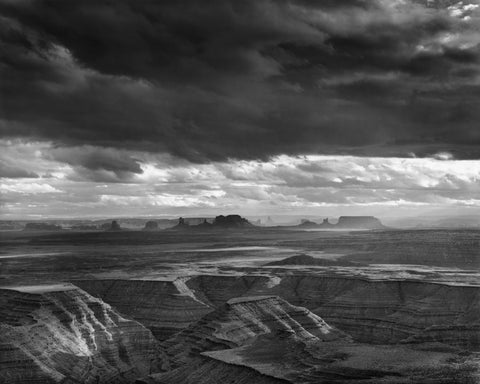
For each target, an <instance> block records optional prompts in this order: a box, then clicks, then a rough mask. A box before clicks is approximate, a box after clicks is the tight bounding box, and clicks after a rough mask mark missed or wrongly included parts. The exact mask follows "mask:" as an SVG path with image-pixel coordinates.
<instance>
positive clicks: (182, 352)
mask: <svg viewBox="0 0 480 384" xmlns="http://www.w3.org/2000/svg"><path fill="white" fill-rule="evenodd" d="M259 337H268V338H274V339H285V338H287V339H291V340H294V341H295V342H299V343H302V344H304V343H313V342H323V341H332V340H344V341H346V342H349V341H350V338H349V336H347V335H345V334H344V333H343V332H341V331H339V330H337V329H336V328H334V327H331V326H330V325H328V324H327V323H325V321H323V320H322V319H321V318H320V317H318V316H317V315H315V314H313V313H311V312H310V311H309V310H308V309H306V308H302V307H296V306H293V305H291V304H289V303H288V302H286V301H285V300H283V299H281V298H279V297H277V296H252V297H242V298H235V299H230V300H228V301H227V302H226V303H224V304H223V305H221V306H219V307H218V308H217V309H216V310H215V311H213V312H210V313H208V314H207V315H205V316H204V317H202V318H201V319H200V320H198V321H197V322H195V323H194V324H192V325H191V326H189V327H188V328H186V329H185V330H183V331H182V332H180V333H178V334H177V335H175V336H173V337H172V338H170V339H169V340H167V341H165V342H164V343H163V346H164V348H165V350H166V354H167V356H168V366H169V369H168V371H169V372H168V373H167V374H165V375H160V376H161V377H158V378H157V380H160V381H158V382H175V381H168V380H172V375H174V376H175V375H177V374H181V372H180V371H179V370H178V369H179V368H180V367H185V368H187V369H190V370H191V372H193V367H195V368H194V369H195V370H196V369H200V370H203V365H204V364H205V359H204V357H202V356H201V353H203V352H206V351H215V350H226V349H231V348H236V347H240V346H243V345H247V344H250V343H252V342H254V341H255V340H257V339H258V338H259ZM214 365H218V362H217V363H215V364H214ZM216 368H218V367H216ZM216 368H215V369H216ZM175 370H177V371H175ZM175 372H176V373H175ZM197 373H198V372H197ZM242 374H243V373H242ZM249 376H250V374H248V373H247V374H246V377H249ZM210 377H211V376H210ZM167 378H168V380H167ZM164 380H167V381H164ZM182 382H183V381H182ZM205 382H206V381H205ZM267 382H269V381H267Z"/></svg>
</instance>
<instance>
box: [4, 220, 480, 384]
mask: <svg viewBox="0 0 480 384" xmlns="http://www.w3.org/2000/svg"><path fill="white" fill-rule="evenodd" d="M344 220H347V221H348V220H353V222H355V220H359V219H358V218H357V219H344ZM187 221H188V220H187ZM360 221H361V222H360V223H359V224H358V228H349V227H348V226H345V227H342V226H341V228H328V229H326V228H325V225H323V226H322V224H318V225H315V223H314V222H312V221H309V222H308V223H307V221H303V222H302V223H301V224H299V225H296V226H285V227H281V226H274V227H257V226H253V225H252V224H250V223H249V222H248V221H247V220H245V219H243V218H241V217H239V216H226V217H217V218H216V219H213V220H204V221H203V222H202V221H200V222H199V224H198V223H196V224H195V225H189V224H188V223H187V222H186V221H185V220H180V222H179V223H177V224H176V225H172V227H170V228H167V229H158V228H157V229H154V230H152V228H150V229H149V228H147V230H136V231H134V230H122V229H121V228H120V225H118V226H119V228H117V227H116V226H115V228H114V229H112V228H109V229H108V230H96V231H79V230H64V231H51V230H50V231H43V230H26V231H25V230H24V231H4V232H2V237H1V243H2V247H1V250H2V251H1V254H0V269H1V278H2V281H1V285H2V287H1V290H0V301H1V306H0V308H1V309H0V322H1V325H0V327H1V329H2V332H1V344H0V348H1V349H0V351H1V353H0V381H2V382H6V383H26V382H29V383H55V382H60V383H121V382H123V383H134V382H135V383H192V384H193V383H344V382H345V383H347V382H348V383H432V384H433V383H445V384H447V383H472V384H473V383H477V382H478V380H480V355H479V351H480V283H479V281H480V278H479V277H480V254H479V250H480V245H479V244H480V231H479V230H478V229H411V230H395V229H392V228H386V227H384V226H383V224H381V222H380V221H378V220H373V221H372V219H369V220H367V221H362V219H361V218H360ZM339 222H340V223H341V222H342V221H339ZM372 223H374V224H375V225H373V224H372ZM337 225H338V224H337ZM350 225H353V224H350ZM362 225H365V226H367V227H368V226H370V227H372V225H373V228H368V229H367V228H361V226H362ZM148 226H150V227H151V226H152V225H151V224H149V225H148ZM148 226H146V227H148ZM315 226H317V227H318V228H315V230H314V228H313V227H315ZM332 226H333V225H332ZM333 227H334V226H333Z"/></svg>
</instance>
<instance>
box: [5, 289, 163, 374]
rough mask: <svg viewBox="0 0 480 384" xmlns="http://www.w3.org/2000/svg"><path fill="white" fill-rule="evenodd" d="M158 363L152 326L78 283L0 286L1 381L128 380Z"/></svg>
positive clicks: (151, 369) (149, 369) (159, 356)
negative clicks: (121, 311) (127, 315)
mask: <svg viewBox="0 0 480 384" xmlns="http://www.w3.org/2000/svg"><path fill="white" fill-rule="evenodd" d="M160 365H161V352H160V349H159V346H158V343H157V341H156V340H155V338H154V337H153V335H152V334H151V333H150V331H148V330H147V329H146V328H144V327H143V326H142V325H140V324H139V323H137V322H135V321H132V320H127V319H125V318H123V317H122V316H121V315H120V314H118V312H116V311H114V310H113V309H112V308H111V307H110V306H109V305H107V304H105V303H104V302H102V301H101V300H99V299H96V298H94V297H92V296H90V295H89V294H87V293H86V292H84V291H82V290H81V289H78V288H76V287H73V286H70V287H64V286H62V287H56V286H53V287H52V286H47V287H21V288H17V290H12V289H1V290H0V382H5V383H26V382H28V383H54V382H62V383H78V382H81V383H106V382H110V383H112V382H115V383H128V382H132V381H133V380H134V379H135V378H136V377H141V376H145V375H147V374H148V373H150V372H155V371H157V372H158V370H159V367H160Z"/></svg>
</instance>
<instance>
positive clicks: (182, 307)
mask: <svg viewBox="0 0 480 384" xmlns="http://www.w3.org/2000/svg"><path fill="white" fill-rule="evenodd" d="M75 285H77V286H79V287H80V288H82V289H84V290H85V291H87V292H88V293H90V294H91V295H93V296H95V297H99V298H101V299H102V300H103V301H105V302H106V303H109V304H110V305H112V306H113V307H114V308H115V309H116V310H117V311H119V312H120V313H122V314H125V315H128V316H129V317H131V318H133V319H135V320H137V321H138V322H140V323H141V324H143V325H144V326H146V327H147V328H148V329H150V330H151V331H152V333H153V334H154V336H155V337H156V338H157V339H158V340H165V339H167V338H168V337H170V336H171V335H173V334H174V333H176V332H179V331H180V330H182V329H184V328H186V327H187V326H189V325H190V324H191V323H192V322H194V321H196V320H198V319H200V318H201V317H202V316H203V315H205V314H206V313H208V312H211V311H212V310H213V309H214V308H213V307H212V306H211V305H207V304H205V303H204V302H202V301H201V300H199V299H198V298H197V297H196V296H195V292H194V291H193V290H192V289H190V288H189V287H187V285H186V284H185V279H182V278H178V279H176V280H173V281H142V280H79V281H75Z"/></svg>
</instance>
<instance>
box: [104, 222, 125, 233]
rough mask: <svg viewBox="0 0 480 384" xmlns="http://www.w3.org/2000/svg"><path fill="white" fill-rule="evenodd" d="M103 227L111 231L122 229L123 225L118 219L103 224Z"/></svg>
mask: <svg viewBox="0 0 480 384" xmlns="http://www.w3.org/2000/svg"><path fill="white" fill-rule="evenodd" d="M101 228H102V229H103V230H105V231H110V232H118V231H121V230H122V227H120V224H119V223H118V221H117V220H113V221H112V222H111V223H105V224H102V226H101Z"/></svg>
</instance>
